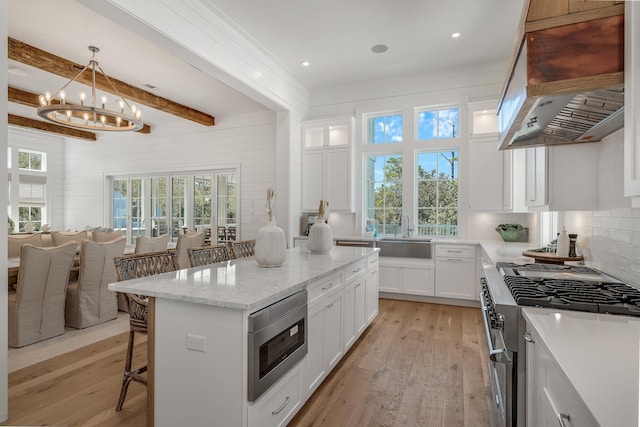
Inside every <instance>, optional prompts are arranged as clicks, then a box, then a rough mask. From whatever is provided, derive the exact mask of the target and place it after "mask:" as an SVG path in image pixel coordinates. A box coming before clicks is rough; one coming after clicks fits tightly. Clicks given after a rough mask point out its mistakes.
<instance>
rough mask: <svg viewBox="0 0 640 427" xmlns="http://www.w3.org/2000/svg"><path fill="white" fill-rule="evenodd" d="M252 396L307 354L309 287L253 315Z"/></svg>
mask: <svg viewBox="0 0 640 427" xmlns="http://www.w3.org/2000/svg"><path fill="white" fill-rule="evenodd" d="M248 328H249V334H248V335H249V336H248V339H249V346H248V349H249V361H248V362H249V363H248V365H249V375H248V379H249V387H248V399H249V401H250V402H253V401H254V400H256V399H257V398H258V397H260V395H261V394H262V393H264V392H265V391H266V390H267V389H268V388H269V387H270V386H271V385H273V384H274V383H275V382H276V381H278V379H280V378H281V377H282V376H283V375H284V374H286V373H287V372H288V371H289V369H291V368H292V367H293V366H294V365H295V364H296V363H298V362H299V361H300V360H302V358H304V356H305V355H306V354H307V291H300V292H297V293H295V294H293V295H290V296H288V297H287V298H284V299H282V300H280V301H278V302H276V303H273V304H271V305H270V306H268V307H265V308H263V309H262V310H259V311H256V312H255V313H252V314H250V315H249V326H248Z"/></svg>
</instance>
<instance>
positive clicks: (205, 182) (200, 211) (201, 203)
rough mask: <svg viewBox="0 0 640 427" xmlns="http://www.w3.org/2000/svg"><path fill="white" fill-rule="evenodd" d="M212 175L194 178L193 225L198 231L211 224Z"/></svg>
mask: <svg viewBox="0 0 640 427" xmlns="http://www.w3.org/2000/svg"><path fill="white" fill-rule="evenodd" d="M211 182H212V177H211V175H210V174H209V175H196V176H194V177H193V206H194V208H193V224H194V226H195V228H196V230H197V229H199V228H202V226H204V225H210V224H211V191H212V188H211Z"/></svg>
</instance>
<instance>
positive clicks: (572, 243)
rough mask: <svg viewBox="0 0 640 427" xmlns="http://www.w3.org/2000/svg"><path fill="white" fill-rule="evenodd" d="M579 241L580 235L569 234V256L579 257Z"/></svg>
mask: <svg viewBox="0 0 640 427" xmlns="http://www.w3.org/2000/svg"><path fill="white" fill-rule="evenodd" d="M577 241H578V235H577V234H569V256H570V257H574V258H575V257H577V256H578V255H577V254H576V242H577Z"/></svg>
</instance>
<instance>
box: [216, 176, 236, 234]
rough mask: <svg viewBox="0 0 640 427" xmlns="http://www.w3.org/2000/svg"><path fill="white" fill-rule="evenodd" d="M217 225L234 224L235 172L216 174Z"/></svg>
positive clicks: (226, 225)
mask: <svg viewBox="0 0 640 427" xmlns="http://www.w3.org/2000/svg"><path fill="white" fill-rule="evenodd" d="M217 181H218V203H217V208H218V209H217V211H218V227H235V226H236V221H237V219H236V214H237V210H236V203H237V201H236V198H237V194H236V174H235V173H223V174H218V177H217Z"/></svg>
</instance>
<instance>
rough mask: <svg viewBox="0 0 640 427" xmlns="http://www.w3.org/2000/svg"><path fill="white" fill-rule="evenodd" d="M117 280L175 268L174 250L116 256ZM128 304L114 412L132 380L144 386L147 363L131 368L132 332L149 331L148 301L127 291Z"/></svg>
mask: <svg viewBox="0 0 640 427" xmlns="http://www.w3.org/2000/svg"><path fill="white" fill-rule="evenodd" d="M113 262H114V264H115V267H116V273H117V275H118V281H122V280H130V279H137V278H139V277H146V276H152V275H154V274H160V273H166V272H169V271H175V269H176V266H175V253H174V252H173V251H161V252H152V253H147V254H132V255H125V256H123V257H118V258H116V259H115V260H114V261H113ZM126 296H127V302H128V306H129V343H128V345H127V355H126V358H125V362H124V375H123V378H122V387H121V389H120V398H119V399H118V404H117V405H116V411H120V410H121V409H122V405H124V400H125V398H126V397H127V389H128V388H129V384H130V383H131V381H135V382H138V383H140V384H144V385H147V378H146V376H145V375H142V374H144V373H145V372H146V371H147V365H144V366H142V367H140V368H137V369H132V367H131V366H132V360H133V347H134V340H135V334H136V333H139V334H145V335H146V334H147V332H148V331H149V324H148V319H149V301H148V299H147V297H146V296H144V295H135V294H126Z"/></svg>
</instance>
